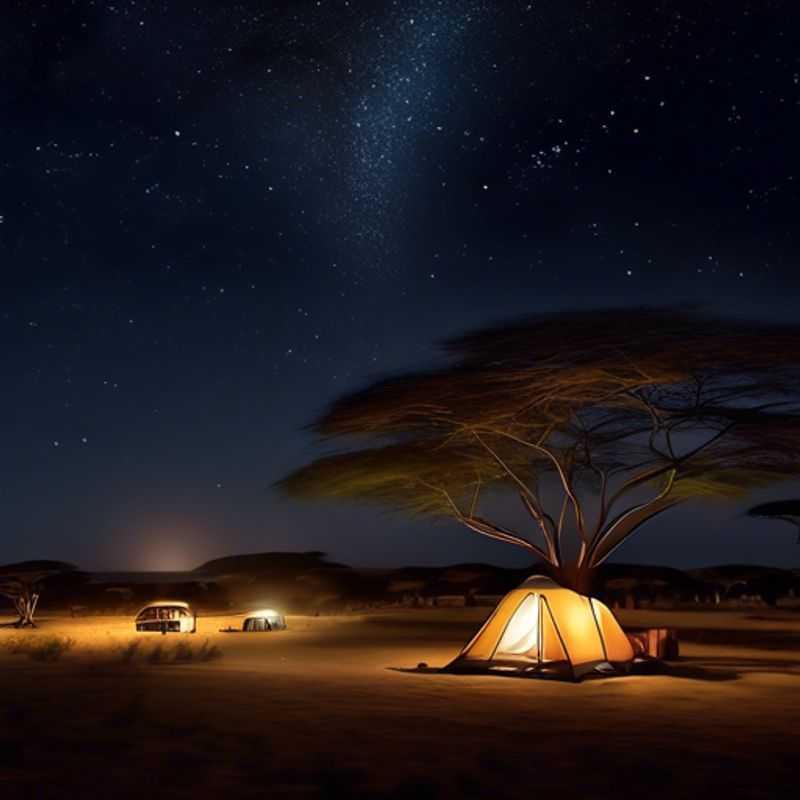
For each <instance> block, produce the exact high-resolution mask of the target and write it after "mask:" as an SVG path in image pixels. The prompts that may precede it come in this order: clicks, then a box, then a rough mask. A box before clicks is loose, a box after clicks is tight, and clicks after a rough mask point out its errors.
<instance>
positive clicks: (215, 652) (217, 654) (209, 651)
mask: <svg viewBox="0 0 800 800" xmlns="http://www.w3.org/2000/svg"><path fill="white" fill-rule="evenodd" d="M219 658H222V650H221V649H220V648H219V647H217V645H215V644H209V641H208V639H206V640H205V641H204V642H203V644H202V645H201V646H200V649H199V650H198V651H197V660H198V661H216V660H217V659H219Z"/></svg>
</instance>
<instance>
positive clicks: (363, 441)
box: [279, 309, 800, 587]
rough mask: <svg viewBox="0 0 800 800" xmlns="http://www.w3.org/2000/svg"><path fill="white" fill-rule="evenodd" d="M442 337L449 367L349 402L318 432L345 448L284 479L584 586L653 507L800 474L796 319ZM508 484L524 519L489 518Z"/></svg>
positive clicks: (590, 324) (540, 321) (674, 316)
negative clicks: (485, 542) (504, 551)
mask: <svg viewBox="0 0 800 800" xmlns="http://www.w3.org/2000/svg"><path fill="white" fill-rule="evenodd" d="M444 347H445V350H446V352H447V354H448V355H449V357H450V360H449V363H448V364H447V365H446V366H444V367H441V368H438V369H433V370H430V371H426V372H417V373H411V374H406V375H400V376H397V377H393V378H391V379H388V380H383V381H379V382H377V383H374V384H373V385H371V386H368V387H367V388H366V389H364V390H362V391H359V392H355V393H353V394H350V395H347V396H345V397H342V398H340V399H339V400H337V401H335V402H334V403H333V404H332V406H331V407H330V408H329V409H328V410H327V411H326V412H325V413H324V414H323V415H322V416H321V417H320V418H319V419H318V420H317V421H316V422H315V423H314V424H313V425H312V430H313V431H314V432H316V433H317V434H318V435H319V437H320V439H321V440H322V441H323V442H328V441H340V442H342V443H343V444H344V449H343V451H340V452H338V453H334V454H332V455H327V456H324V457H322V458H319V459H318V460H316V461H314V462H313V463H311V464H309V465H307V466H304V467H302V468H300V469H299V470H297V471H295V472H293V473H292V474H290V475H288V476H287V477H286V478H284V479H283V480H282V481H281V482H280V483H279V485H280V487H281V488H282V489H283V490H284V491H285V492H287V493H288V494H290V495H291V496H294V497H309V498H339V499H350V500H353V499H361V500H367V501H375V502H377V503H380V504H382V505H385V506H388V507H391V508H395V509H400V510H403V511H408V512H412V513H414V514H420V515H425V516H438V517H449V518H451V519H455V520H457V521H458V522H460V523H461V524H463V525H465V526H466V527H467V528H469V529H471V530H473V531H475V532H477V533H480V534H483V535H485V536H488V537H491V538H493V539H497V540H500V541H503V542H507V543H509V544H514V545H517V546H519V547H523V548H525V549H526V550H528V551H529V552H530V553H532V554H533V555H535V556H538V557H539V558H540V559H542V560H544V561H546V562H548V563H549V564H550V565H551V566H552V568H553V571H554V572H555V574H556V576H557V577H559V578H560V579H561V580H562V582H564V583H566V584H568V585H574V586H577V587H584V586H585V583H586V580H587V576H589V575H590V573H591V571H592V570H593V569H594V568H595V567H597V566H598V565H599V564H601V563H602V562H603V561H604V560H605V559H606V558H607V557H608V556H609V555H610V554H611V553H612V552H613V551H614V550H615V549H616V548H617V547H618V546H619V545H620V544H621V543H622V542H623V541H625V540H626V539H627V538H628V537H629V536H630V535H631V534H633V533H634V532H635V531H636V530H638V529H639V528H640V527H641V525H642V524H644V523H645V522H646V521H647V520H649V519H652V518H653V517H654V516H656V515H658V514H660V513H662V512H664V511H666V510H667V509H669V508H671V507H673V506H675V505H677V504H679V503H682V502H685V501H686V500H689V499H691V498H695V497H720V498H737V497H741V496H744V495H746V494H747V493H748V492H750V491H752V490H754V489H758V488H761V487H765V486H768V485H770V484H772V483H774V482H776V481H780V480H784V479H788V478H791V477H793V476H795V475H797V474H798V471H799V469H800V468H799V466H798V459H797V454H798V451H799V450H800V325H793V324H792V325H789V324H785V325H782V324H775V323H764V322H752V321H742V320H732V319H721V318H717V317H712V316H709V315H705V314H702V313H700V312H697V311H693V310H674V309H639V310H622V309H605V310H593V311H575V312H566V313H552V314H545V315H539V316H535V317H531V318H527V319H524V320H521V321H518V322H515V323H512V324H508V325H502V326H498V327H494V328H488V329H483V330H478V331H475V332H472V333H468V334H466V335H464V336H461V337H458V338H456V339H452V340H450V341H448V342H446V343H445V345H444ZM498 493H503V494H505V495H507V496H508V497H510V498H514V499H515V502H517V503H519V504H520V507H521V508H522V509H523V510H524V514H525V518H526V519H527V520H528V523H527V524H526V526H525V527H524V528H523V529H520V530H517V529H511V528H509V527H508V526H506V525H501V524H499V522H498V521H497V519H496V518H495V519H491V518H490V517H491V509H490V508H488V506H487V503H486V500H487V498H488V497H489V496H491V495H495V496H496V495H497V494H498ZM487 509H488V512H489V516H487V514H486V511H487ZM568 534H569V535H571V536H573V537H574V539H575V546H574V547H570V546H569V545H568V544H567V543H566V542H565V538H566V537H567V535H568Z"/></svg>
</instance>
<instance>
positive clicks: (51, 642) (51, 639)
mask: <svg viewBox="0 0 800 800" xmlns="http://www.w3.org/2000/svg"><path fill="white" fill-rule="evenodd" d="M74 646H75V640H74V639H70V638H69V636H47V637H44V638H41V639H39V638H37V639H34V640H33V641H31V643H30V645H29V647H28V649H27V651H26V652H27V654H28V657H29V658H31V659H33V660H34V661H46V662H54V661H58V660H59V659H60V658H61V656H63V655H64V654H65V653H67V652H69V651H70V650H71V649H72V648H73V647H74Z"/></svg>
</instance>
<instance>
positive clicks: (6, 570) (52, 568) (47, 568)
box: [0, 561, 74, 628]
mask: <svg viewBox="0 0 800 800" xmlns="http://www.w3.org/2000/svg"><path fill="white" fill-rule="evenodd" d="M65 570H74V567H72V566H71V565H68V564H61V563H60V562H47V561H44V562H37V561H29V562H23V563H20V564H10V565H8V566H5V567H0V595H3V596H4V597H7V598H8V599H9V600H11V602H12V603H13V604H14V610H15V611H16V613H17V615H18V616H19V619H18V620H17V621H16V622H15V623H14V626H15V627H17V628H35V627H36V623H35V622H34V616H35V614H36V607H37V606H38V604H39V597H40V596H41V593H42V588H43V585H44V582H45V581H46V580H47V578H49V577H51V576H53V575H58V574H60V573H62V572H64V571H65Z"/></svg>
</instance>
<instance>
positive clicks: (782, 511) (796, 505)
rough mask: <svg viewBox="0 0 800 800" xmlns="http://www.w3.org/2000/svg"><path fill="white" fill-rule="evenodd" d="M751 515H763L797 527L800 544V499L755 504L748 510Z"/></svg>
mask: <svg viewBox="0 0 800 800" xmlns="http://www.w3.org/2000/svg"><path fill="white" fill-rule="evenodd" d="M747 514H748V516H750V517H763V518H765V519H777V520H781V521H782V522H788V523H789V524H790V525H794V526H795V528H797V543H798V544H800V500H798V499H795V500H773V501H772V502H771V503H761V504H760V505H757V506H753V508H751V509H749V510H748V512H747Z"/></svg>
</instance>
